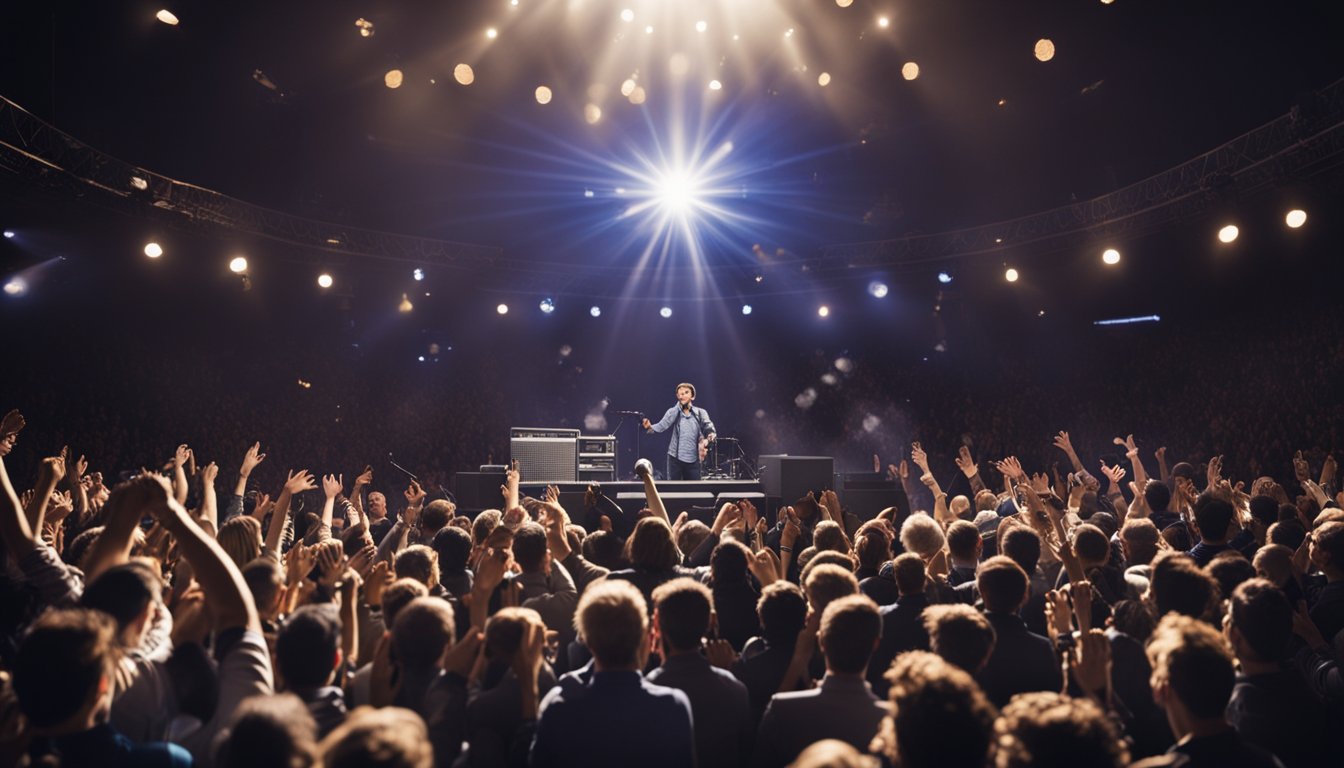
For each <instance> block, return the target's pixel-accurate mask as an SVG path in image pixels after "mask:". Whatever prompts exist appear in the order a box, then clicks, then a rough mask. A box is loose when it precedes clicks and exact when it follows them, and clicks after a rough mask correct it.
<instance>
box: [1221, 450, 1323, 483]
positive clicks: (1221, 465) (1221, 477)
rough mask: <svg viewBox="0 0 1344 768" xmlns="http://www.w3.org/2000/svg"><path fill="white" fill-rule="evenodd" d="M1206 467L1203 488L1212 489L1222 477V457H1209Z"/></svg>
mask: <svg viewBox="0 0 1344 768" xmlns="http://www.w3.org/2000/svg"><path fill="white" fill-rule="evenodd" d="M1299 455H1300V452H1299ZM1206 469H1207V471H1206V480H1207V481H1208V485H1206V486H1205V488H1206V489H1207V490H1210V491H1212V490H1214V489H1216V488H1217V487H1218V482H1219V481H1220V480H1222V479H1223V457H1222V456H1213V457H1210V458H1209V464H1208V467H1207V468H1206Z"/></svg>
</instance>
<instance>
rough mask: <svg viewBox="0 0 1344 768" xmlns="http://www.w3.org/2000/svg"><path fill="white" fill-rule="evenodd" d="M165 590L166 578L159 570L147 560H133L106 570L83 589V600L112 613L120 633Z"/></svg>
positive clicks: (89, 604)
mask: <svg viewBox="0 0 1344 768" xmlns="http://www.w3.org/2000/svg"><path fill="white" fill-rule="evenodd" d="M162 589H163V581H162V580H161V579H160V578H159V575H158V574H157V573H155V572H154V571H153V570H152V569H151V568H149V566H147V565H146V564H145V563H144V562H141V561H138V560H132V561H131V562H128V563H122V564H121V565H114V566H112V567H111V568H108V569H107V570H106V571H103V573H102V574H101V575H100V576H99V577H98V578H97V579H94V580H93V583H91V584H89V585H88V586H87V587H86V588H85V589H84V594H83V595H82V596H81V597H80V603H81V604H82V605H83V606H84V607H86V608H96V609H97V610H100V611H102V612H103V613H106V614H107V615H109V616H111V617H112V618H113V620H114V621H116V622H117V631H118V632H121V631H122V630H124V629H126V626H127V625H128V624H130V623H131V622H132V621H134V620H135V619H136V617H138V616H140V615H141V614H143V613H144V612H145V609H146V608H147V607H149V604H150V603H152V602H154V601H156V600H159V599H160V594H161V591H162Z"/></svg>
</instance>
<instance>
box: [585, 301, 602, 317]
mask: <svg viewBox="0 0 1344 768" xmlns="http://www.w3.org/2000/svg"><path fill="white" fill-rule="evenodd" d="M588 314H590V315H592V316H593V317H601V316H602V308H601V307H599V306H597V305H596V304H594V305H593V306H591V307H589V308H588Z"/></svg>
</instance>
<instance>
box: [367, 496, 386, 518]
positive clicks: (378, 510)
mask: <svg viewBox="0 0 1344 768" xmlns="http://www.w3.org/2000/svg"><path fill="white" fill-rule="evenodd" d="M385 517H387V497H386V496H384V495H383V494H381V493H379V492H378V491H373V492H371V493H370V494H369V519H371V520H382V519H383V518H385Z"/></svg>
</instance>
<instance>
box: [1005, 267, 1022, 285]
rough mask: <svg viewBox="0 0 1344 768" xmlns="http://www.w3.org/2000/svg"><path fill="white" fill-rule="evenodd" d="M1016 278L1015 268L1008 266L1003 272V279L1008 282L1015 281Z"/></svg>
mask: <svg viewBox="0 0 1344 768" xmlns="http://www.w3.org/2000/svg"><path fill="white" fill-rule="evenodd" d="M1017 278H1018V274H1017V270H1016V269H1013V268H1012V267H1009V268H1008V269H1006V270H1004V272H1003V279H1004V280H1007V281H1008V282H1010V283H1016V282H1017Z"/></svg>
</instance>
